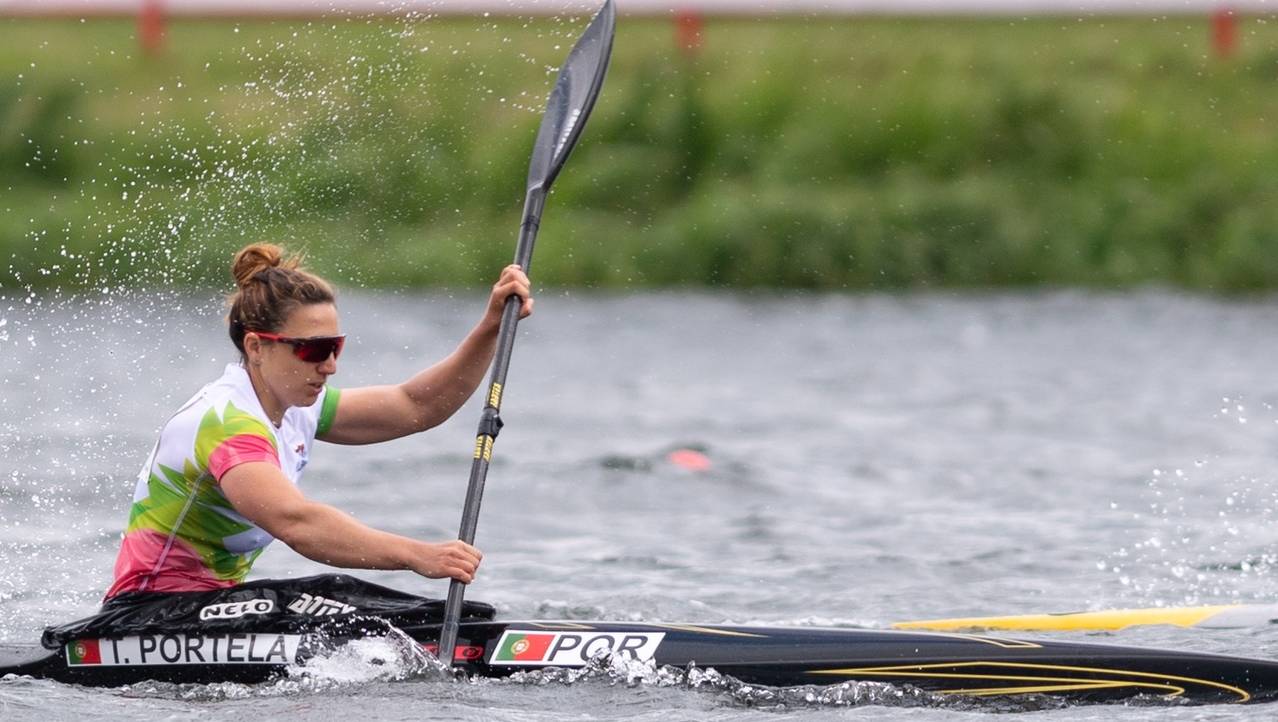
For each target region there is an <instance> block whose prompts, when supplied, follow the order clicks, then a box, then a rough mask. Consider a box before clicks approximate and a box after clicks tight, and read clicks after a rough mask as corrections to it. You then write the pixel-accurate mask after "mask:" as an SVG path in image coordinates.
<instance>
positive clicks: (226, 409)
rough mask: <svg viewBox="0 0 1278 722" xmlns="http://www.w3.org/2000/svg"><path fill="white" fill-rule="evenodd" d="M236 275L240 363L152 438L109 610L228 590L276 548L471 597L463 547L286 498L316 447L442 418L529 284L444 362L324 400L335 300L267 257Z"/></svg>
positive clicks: (334, 335) (243, 263)
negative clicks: (164, 595)
mask: <svg viewBox="0 0 1278 722" xmlns="http://www.w3.org/2000/svg"><path fill="white" fill-rule="evenodd" d="M232 273H233V274H234V276H235V281H236V285H237V290H236V291H235V293H233V294H232V295H231V296H230V298H229V299H228V302H229V305H230V312H229V314H228V319H227V320H228V323H229V330H230V336H231V341H232V342H233V343H234V344H235V348H236V349H237V350H238V351H239V352H240V360H239V362H238V363H235V364H231V365H228V366H227V367H226V371H225V373H224V374H223V375H222V377H221V378H219V379H217V380H215V381H213V382H212V383H210V384H208V385H207V386H205V387H204V388H203V389H201V390H200V392H199V393H197V394H196V395H195V396H194V397H193V398H192V399H191V400H190V401H188V402H187V403H186V404H184V405H183V406H182V407H181V408H180V409H179V410H178V412H177V413H176V414H175V415H174V416H173V417H172V418H170V419H169V421H168V422H167V423H166V424H165V425H164V428H163V429H162V430H161V432H160V439H159V442H158V443H157V444H156V447H155V449H154V451H152V453H151V457H150V458H149V459H148V461H147V463H146V466H145V467H144V468H143V470H142V473H141V476H140V477H139V479H138V484H137V489H136V491H135V493H134V497H133V506H132V509H131V511H130V514H129V523H128V527H127V529H126V531H125V534H124V540H123V542H122V543H121V545H120V552H119V556H118V557H117V559H116V563H115V581H114V583H113V584H112V585H111V588H110V590H109V591H108V592H107V594H106V597H107V599H108V601H109V602H116V601H120V602H123V601H125V599H126V598H137V597H139V596H146V597H150V598H154V597H153V595H151V594H143V595H138V594H125V593H127V592H140V593H153V592H194V591H210V590H217V589H226V588H229V587H235V586H236V585H238V584H240V583H242V582H243V581H244V580H245V577H246V576H247V575H248V573H249V570H250V568H251V567H252V565H253V562H254V560H255V559H257V557H258V555H259V554H261V552H262V550H263V549H265V548H266V546H267V545H268V544H270V542H271V541H273V540H274V539H280V540H282V541H283V542H284V543H285V544H287V545H288V546H289V547H291V548H292V549H294V550H295V551H297V552H298V553H300V554H302V555H303V556H305V557H307V558H309V559H313V560H315V561H318V562H322V563H324V564H330V565H333V566H336V567H345V568H357V569H406V570H411V571H413V572H416V573H418V574H420V575H422V576H425V577H432V578H445V577H451V578H453V579H457V580H459V581H461V582H465V583H469V582H470V581H471V580H472V579H474V575H475V570H476V568H477V567H478V566H479V562H480V558H481V554H480V553H479V551H478V550H477V549H475V548H474V547H472V546H470V545H469V544H466V543H464V542H461V541H456V540H454V541H446V542H441V543H429V542H424V541H420V540H417V539H411V538H408V537H404V536H399V535H396V534H391V533H388V532H384V531H378V530H376V529H372V528H370V527H368V526H365V525H363V524H361V523H360V522H358V521H356V520H355V519H354V518H352V517H351V516H349V515H348V514H346V513H344V512H342V511H340V510H338V509H336V508H334V507H331V506H328V505H326V504H321V503H318V502H315V501H311V500H309V499H307V498H306V497H305V496H304V495H303V494H302V492H301V491H300V490H299V489H298V487H297V483H298V481H299V480H300V478H301V475H302V471H303V470H304V468H305V467H306V465H307V462H308V460H309V457H310V453H311V449H312V446H313V445H314V442H315V440H316V439H319V440H321V441H327V442H331V443H337V444H370V443H375V442H378V441H386V440H389V439H395V438H399V437H401V436H406V435H408V434H411V433H414V432H418V431H424V430H426V429H429V428H431V427H434V426H436V425H438V424H440V423H441V422H443V421H444V420H445V419H447V418H448V417H450V416H452V414H453V413H454V412H456V411H457V409H458V408H460V407H461V405H462V404H463V403H464V402H465V401H466V399H467V398H469V397H470V395H471V394H472V393H473V392H474V390H475V388H476V387H477V386H478V385H479V383H480V382H481V381H482V379H483V375H484V372H485V371H486V369H487V368H488V366H489V363H490V362H491V360H492V357H493V352H494V348H495V344H496V339H497V331H498V327H499V325H500V322H501V313H502V307H503V305H504V303H505V301H506V299H507V298H508V297H510V296H512V295H514V296H518V297H519V298H520V299H522V301H523V304H522V307H521V309H520V314H521V317H526V316H528V315H529V314H530V313H531V312H532V306H533V301H532V298H531V295H530V288H529V282H528V277H527V276H526V275H525V274H524V273H523V271H521V270H520V269H519V267H518V266H507V267H506V268H505V269H503V270H502V272H501V276H500V278H499V279H498V281H497V283H496V284H495V285H494V286H493V289H492V293H491V295H490V296H489V299H488V305H487V309H486V310H485V313H484V316H483V318H482V319H481V320H480V322H479V323H478V325H476V326H475V328H474V330H472V331H471V332H470V334H469V335H467V336H466V338H465V339H464V340H463V341H462V342H461V344H460V345H459V346H458V347H457V349H456V350H455V351H453V353H452V354H450V355H449V356H448V357H447V358H445V359H444V360H442V361H440V362H439V363H437V364H435V365H433V366H431V367H429V368H427V369H425V370H423V371H421V372H419V373H418V374H416V375H415V376H413V377H412V378H410V379H408V380H407V381H405V382H403V383H401V384H398V385H390V386H369V387H362V388H353V389H345V390H341V391H339V390H338V389H337V388H334V387H331V386H328V385H327V382H328V380H329V377H331V376H332V375H333V374H335V373H336V372H337V358H338V356H339V355H340V354H341V351H342V346H343V343H344V342H345V338H346V337H345V335H343V334H342V333H341V330H340V328H339V324H338V312H337V306H336V302H335V296H334V293H333V289H332V287H331V286H330V285H329V284H328V283H327V282H325V281H324V280H323V279H321V278H319V277H318V276H316V275H314V274H312V273H309V272H307V271H305V270H303V269H301V268H300V267H299V265H298V261H297V259H296V258H291V257H286V256H285V255H284V252H283V250H282V249H281V248H279V247H277V246H273V245H269V244H255V245H250V246H248V247H246V248H244V249H242V250H240V251H239V253H237V254H236V256H235V259H234V262H233V265H232ZM122 594H125V597H119V595H122Z"/></svg>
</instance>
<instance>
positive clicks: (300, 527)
mask: <svg viewBox="0 0 1278 722" xmlns="http://www.w3.org/2000/svg"><path fill="white" fill-rule="evenodd" d="M286 516H287V519H286V520H285V521H284V522H283V524H282V525H281V528H280V529H279V530H278V531H279V532H280V533H279V534H278V535H277V536H278V537H279V538H280V540H281V541H283V542H284V543H285V544H288V545H289V547H290V548H291V549H293V551H296V552H297V553H298V554H301V555H302V556H304V557H306V558H307V559H310V560H312V561H317V562H320V563H323V564H328V565H331V566H335V567H344V568H347V569H407V570H410V571H413V572H417V573H418V574H421V575H422V576H425V577H431V578H435V579H439V578H443V577H452V578H454V579H457V580H458V581H461V582H464V583H467V584H469V583H470V582H471V580H473V579H474V577H475V570H476V568H477V567H478V566H479V561H480V559H482V558H483V555H481V554H480V553H479V551H478V550H476V549H475V548H474V547H472V546H471V545H469V544H465V543H463V542H461V541H457V540H454V541H448V542H442V543H439V544H432V543H429V542H423V541H419V540H417V539H411V538H409V537H405V536H400V535H398V534H391V533H390V532H384V531H379V530H377V529H373V528H372V527H369V526H365V525H364V524H362V523H360V522H359V521H357V520H356V519H355V518H354V517H351V516H349V515H347V514H345V513H344V512H342V511H340V510H338V509H335V508H333V507H331V506H328V505H327V504H319V503H316V502H306V503H305V504H302V505H300V506H299V507H298V508H297V509H296V510H295V511H291V512H289V513H288V514H287V515H286Z"/></svg>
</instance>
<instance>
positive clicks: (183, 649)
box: [0, 575, 1278, 702]
mask: <svg viewBox="0 0 1278 722" xmlns="http://www.w3.org/2000/svg"><path fill="white" fill-rule="evenodd" d="M144 602H145V603H137V604H131V605H129V606H128V607H124V608H117V609H107V610H105V611H104V612H102V613H101V614H99V615H95V616H93V617H89V618H87V619H85V620H79V621H77V622H73V623H71V624H67V625H62V626H61V627H55V628H50V629H49V630H46V632H45V635H44V639H43V640H42V644H41V645H17V646H15V645H9V646H0V675H6V674H17V675H29V676H31V677H37V678H43V679H50V680H57V681H61V682H66V683H72V684H81V685H91V686H118V685H125V684H132V683H136V682H141V681H145V680H155V681H162V682H176V683H217V682H244V683H256V682H266V681H270V680H272V679H278V678H280V677H283V676H286V675H288V674H290V671H296V670H297V669H299V668H300V669H305V666H306V663H307V661H308V660H310V659H314V658H315V657H316V656H318V655H321V654H323V653H324V652H325V650H329V649H332V648H334V647H335V646H339V645H341V644H343V643H346V642H348V641H350V640H352V639H358V638H363V637H369V636H379V635H381V636H384V635H387V634H391V633H393V631H392V630H400V631H402V632H403V633H404V634H406V635H407V636H408V637H409V638H411V639H412V640H414V641H415V642H416V643H417V644H419V645H421V646H422V647H423V648H424V649H425V650H427V651H429V652H431V653H435V652H437V651H438V649H437V644H438V640H439V635H440V629H441V626H442V624H441V623H442V617H443V615H442V605H443V603H442V602H440V601H439V600H432V599H425V598H422V597H416V596H413V595H409V594H405V593H403V592H397V591H394V590H390V589H387V588H385V587H379V586H377V585H373V584H369V583H367V582H362V581H360V580H357V579H353V578H351V577H347V576H345V575H320V576H318V577H310V578H305V579H298V580H284V581H264V582H250V583H249V584H245V585H242V586H240V587H236V588H233V589H231V590H220V591H217V592H200V593H187V594H171V595H159V596H158V597H156V598H154V599H151V600H144ZM469 604H470V606H468V607H466V608H465V609H463V614H462V621H461V623H460V626H459V634H458V638H457V639H458V642H457V645H456V647H455V648H454V650H453V656H454V660H455V666H456V668H457V669H458V670H459V671H462V672H464V673H466V674H469V675H473V676H477V677H506V676H510V675H512V674H515V673H517V672H530V671H534V670H545V669H554V668H582V667H585V666H587V665H589V664H591V663H592V662H593V661H595V660H597V659H600V658H608V657H610V656H613V657H621V658H624V659H628V660H633V661H635V662H639V663H645V664H652V665H655V666H658V667H663V666H669V667H674V668H678V669H689V668H694V667H695V668H698V669H714V670H716V671H717V672H719V673H721V674H724V675H728V676H730V677H733V678H735V679H738V680H741V681H742V682H746V683H749V684H758V685H767V686H775V687H793V686H805V685H829V684H838V683H843V682H880V683H890V684H894V685H908V686H910V687H915V688H919V689H922V690H926V691H930V692H935V693H939V694H943V695H965V696H973V697H1004V696H1011V695H1026V694H1043V695H1053V696H1059V697H1062V698H1066V699H1069V700H1076V701H1086V702H1106V701H1114V700H1121V699H1125V698H1130V697H1133V696H1136V695H1155V696H1165V697H1170V698H1181V699H1186V700H1192V701H1197V702H1256V701H1264V700H1272V699H1278V662H1274V661H1269V660H1260V659H1247V658H1243V657H1234V656H1227V655H1217V654H1205V653H1195V652H1189V651H1184V650H1161V649H1146V648H1138V647H1125V646H1118V645H1109V644H1095V643H1078V642H1072V641H1060V640H1050V641H1049V640H1030V639H1019V638H1006V637H993V636H983V635H977V634H961V633H937V632H915V631H904V630H869V629H832V628H810V627H766V626H737V625H719V624H666V623H655V622H654V623H644V622H604V621H601V622H583V621H575V620H560V621H555V620H531V621H498V620H495V619H492V618H491V617H492V612H493V610H492V608H491V607H489V606H488V605H483V604H480V603H469ZM148 605H150V606H148Z"/></svg>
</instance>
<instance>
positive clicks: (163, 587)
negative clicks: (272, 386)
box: [106, 364, 340, 599]
mask: <svg viewBox="0 0 1278 722" xmlns="http://www.w3.org/2000/svg"><path fill="white" fill-rule="evenodd" d="M339 393H340V392H339V391H338V390H337V389H334V388H329V387H325V389H324V391H323V392H322V393H321V394H320V397H319V398H318V399H317V400H316V401H315V403H314V404H313V405H311V406H308V407H304V408H303V407H296V406H295V407H292V408H290V409H289V410H288V411H286V412H285V413H284V419H283V421H282V422H281V423H280V425H279V426H278V427H276V426H275V425H274V424H272V423H271V422H270V420H269V419H268V418H267V416H266V412H265V411H263V410H262V405H261V403H260V402H258V400H257V394H256V393H255V392H254V391H253V385H252V383H251V382H250V381H249V376H248V372H247V371H245V369H244V368H243V367H242V366H240V365H238V364H231V365H229V366H227V367H226V372H225V373H224V374H223V375H222V377H221V378H220V379H218V380H216V381H214V382H213V383H211V384H209V385H207V386H205V387H204V388H203V389H201V390H200V392H199V393H197V394H196V395H195V396H194V397H193V398H192V399H191V400H190V401H188V402H186V404H184V405H183V406H182V408H181V409H179V410H178V412H177V413H176V414H174V415H173V418H171V419H169V421H168V423H166V424H165V425H164V428H163V429H162V430H161V431H160V440H159V442H157V443H156V446H155V450H154V451H152V452H151V458H150V459H149V460H148V461H147V464H146V466H145V467H143V469H142V474H141V475H140V477H139V478H138V484H137V489H136V490H135V491H134V493H133V507H132V509H131V510H130V512H129V525H128V528H127V529H126V530H125V532H124V540H123V542H122V543H121V544H120V554H119V556H118V557H116V561H115V582H114V583H113V584H112V585H111V589H110V590H109V591H107V593H106V596H107V598H108V599H109V598H111V597H114V596H115V595H117V594H120V593H122V592H132V591H148V592H191V591H206V590H210V589H221V588H224V587H232V586H235V585H236V584H239V583H240V582H243V581H244V578H245V577H246V576H247V575H248V572H249V569H250V568H251V567H252V566H253V561H254V560H256V559H257V557H258V555H260V554H261V553H262V550H263V549H265V548H266V545H268V544H270V543H271V542H272V541H274V540H275V538H274V537H272V536H271V535H270V534H268V533H267V532H266V530H264V529H262V528H261V527H259V526H257V525H256V524H254V523H253V522H251V521H249V520H248V519H246V518H244V517H243V516H241V515H240V514H239V513H237V512H236V511H235V509H234V508H233V507H232V506H231V503H230V502H229V501H227V499H226V497H225V496H223V494H222V490H221V488H220V487H219V486H218V482H220V481H221V479H222V476H223V475H224V474H225V473H226V472H227V471H229V470H230V469H232V468H234V467H236V466H238V465H239V464H243V463H247V462H251V461H261V462H266V463H269V464H274V465H276V466H278V467H279V468H280V471H282V472H284V475H285V476H287V477H288V478H289V480H290V481H292V482H293V483H294V484H296V483H297V482H298V481H299V480H300V479H301V476H302V470H303V469H304V468H306V462H307V458H308V457H309V455H310V450H311V446H312V445H313V444H314V443H315V437H316V436H318V435H322V434H323V433H324V432H325V431H327V430H328V428H329V426H330V425H331V424H332V422H333V414H334V413H335V412H336V410H337V400H338V396H339Z"/></svg>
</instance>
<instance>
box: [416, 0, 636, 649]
mask: <svg viewBox="0 0 1278 722" xmlns="http://www.w3.org/2000/svg"><path fill="white" fill-rule="evenodd" d="M616 24H617V13H616V9H615V8H614V6H613V0H605V2H604V4H603V7H602V8H600V9H599V12H598V13H596V14H595V17H594V19H593V20H591V21H590V25H589V26H588V27H587V28H586V30H585V32H583V33H582V35H581V37H580V38H579V39H578V40H577V44H576V45H574V46H573V49H572V51H571V52H569V53H568V59H567V60H565V61H564V65H563V67H562V68H560V69H559V79H558V80H557V81H556V82H555V87H554V89H553V90H552V91H551V92H550V98H549V100H547V101H546V110H545V113H544V115H543V116H542V119H541V128H540V129H539V130H538V131H537V140H536V142H535V143H534V144H533V152H532V159H531V161H529V164H528V188H527V191H526V194H525V195H524V219H523V223H522V224H521V225H520V227H519V243H518V245H517V246H516V247H515V263H517V264H518V265H519V266H520V267H521V268H523V269H524V272H525V273H528V272H529V271H528V269H529V265H530V264H531V263H532V253H533V243H534V242H535V241H536V239H537V229H538V227H539V226H540V225H541V212H542V209H543V208H545V205H546V193H547V192H549V190H550V184H551V183H553V182H554V180H555V176H557V175H559V170H560V169H561V168H563V166H564V162H565V161H566V160H568V154H569V153H571V152H572V149H573V146H575V145H576V144H577V139H578V138H579V137H580V136H581V130H582V128H584V127H585V125H586V118H588V117H589V116H590V111H591V109H593V108H594V106H595V100H596V99H597V98H598V97H599V90H600V88H602V87H603V80H604V74H605V73H606V72H607V70H608V60H609V58H610V56H611V55H612V38H613V32H614V29H615V27H616ZM519 306H520V301H519V297H517V296H511V297H510V298H508V299H506V307H505V309H503V311H502V317H501V329H500V330H499V331H498V332H497V353H496V358H495V360H494V361H493V371H492V378H491V380H490V382H489V384H488V399H487V401H486V402H485V404H484V410H483V413H482V415H481V416H480V420H479V433H478V434H477V435H476V437H475V458H474V461H473V462H472V464H471V467H470V485H469V486H468V487H467V489H466V504H465V506H464V507H463V508H462V521H461V531H460V532H458V535H457V536H458V538H459V539H461V540H462V541H464V542H466V543H467V544H474V543H475V528H476V527H477V526H478V525H479V504H480V501H481V500H482V499H483V496H484V480H485V479H486V478H487V476H488V464H489V461H490V460H491V459H492V453H493V442H494V441H496V439H497V432H498V431H500V430H501V427H502V421H501V416H500V415H499V412H500V410H501V394H502V390H503V388H504V387H505V385H506V372H507V371H508V370H509V369H510V354H511V351H512V350H513V348H514V346H515V328H516V326H518V324H519ZM465 593H466V585H465V584H462V583H461V582H459V581H457V580H456V579H454V580H453V581H452V583H451V584H449V586H448V602H447V604H446V606H445V607H444V623H443V627H442V628H441V629H440V635H439V653H438V654H439V660H440V661H441V662H443V663H444V664H446V665H452V663H453V653H454V651H455V648H456V646H457V632H458V626H459V620H460V618H461V606H462V597H463V596H464V595H465Z"/></svg>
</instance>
